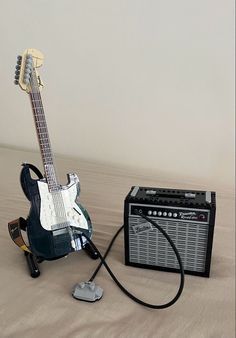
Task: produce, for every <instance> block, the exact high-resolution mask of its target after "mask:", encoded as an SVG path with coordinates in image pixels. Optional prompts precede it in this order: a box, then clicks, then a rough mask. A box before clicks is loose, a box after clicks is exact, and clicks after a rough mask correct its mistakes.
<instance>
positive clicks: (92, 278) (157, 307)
mask: <svg viewBox="0 0 236 338" xmlns="http://www.w3.org/2000/svg"><path fill="white" fill-rule="evenodd" d="M135 213H136V214H137V215H139V216H141V217H142V218H144V219H145V220H147V221H148V222H149V223H151V224H152V225H153V226H154V227H155V228H157V229H158V230H159V231H160V232H161V233H162V234H163V236H164V237H165V238H166V239H167V241H168V242H169V243H170V245H171V247H172V249H173V250H174V253H175V255H176V258H177V260H178V263H179V268H180V285H179V289H178V292H177V293H176V295H175V297H174V298H173V299H172V300H171V301H169V302H168V303H165V304H162V305H155V304H149V303H146V302H144V301H142V300H141V299H139V298H137V297H136V296H134V295H133V294H132V293H130V292H129V291H128V290H127V289H126V288H125V287H124V286H123V285H122V284H121V283H120V282H119V280H118V279H117V278H116V276H115V275H114V274H113V272H112V271H111V269H110V268H109V266H108V265H107V263H106V261H105V259H106V257H107V255H108V253H109V251H110V249H111V247H112V245H113V243H114V241H115V239H116V238H117V236H118V235H119V233H120V232H121V230H122V229H123V228H124V225H122V226H121V227H120V228H119V229H118V231H117V232H116V234H115V235H114V236H113V238H112V240H111V242H110V244H109V246H108V248H107V250H106V252H105V254H104V256H102V255H101V253H100V251H99V250H98V249H97V247H96V245H95V244H94V243H93V242H92V240H91V239H90V238H89V237H88V236H86V235H85V234H84V233H83V234H82V236H84V237H85V238H86V239H87V241H88V242H89V243H90V245H91V246H92V247H93V249H94V250H95V251H97V253H98V256H99V258H100V260H101V262H100V264H99V265H98V266H97V268H96V270H95V271H94V273H93V275H92V276H91V278H90V280H89V282H92V281H93V280H94V278H95V277H96V275H97V273H98V271H99V270H100V268H101V266H102V265H104V266H105V268H106V270H107V271H108V273H109V274H110V276H111V278H112V279H113V280H114V282H115V283H116V284H117V286H118V287H119V288H120V289H121V291H123V292H124V293H125V294H126V295H127V296H128V297H129V298H131V299H132V300H133V301H135V302H136V303H138V304H141V305H143V306H146V307H148V308H152V309H165V308H167V307H169V306H171V305H173V304H174V303H175V302H176V301H177V300H178V299H179V297H180V295H181V293H182V291H183V288H184V268H183V264H182V261H181V257H180V254H179V252H178V250H177V248H176V246H175V244H174V243H173V241H172V239H171V238H170V236H169V235H168V234H167V233H166V231H165V230H163V229H162V228H161V226H160V225H159V224H158V223H157V222H154V221H153V220H151V219H150V218H149V217H147V216H145V215H144V214H143V213H142V212H140V211H138V210H135Z"/></svg>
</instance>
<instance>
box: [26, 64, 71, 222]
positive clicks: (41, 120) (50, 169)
mask: <svg viewBox="0 0 236 338" xmlns="http://www.w3.org/2000/svg"><path fill="white" fill-rule="evenodd" d="M36 83H37V85H36ZM30 85H31V95H32V100H31V101H32V106H33V110H34V113H35V114H34V117H35V123H36V128H37V131H38V135H39V143H40V149H41V151H42V155H43V162H44V163H45V165H44V167H45V174H46V176H47V178H49V182H47V183H48V186H49V191H50V192H51V193H52V195H51V196H52V200H53V205H54V210H55V211H56V212H55V218H56V223H57V224H58V223H62V221H61V219H63V220H65V218H66V210H65V205H64V203H63V197H62V193H61V191H60V190H59V189H60V188H59V185H58V183H57V179H56V173H55V169H54V166H53V158H52V152H51V146H50V142H49V136H48V130H47V125H46V119H45V116H44V111H43V106H42V101H41V97H40V93H39V90H38V81H37V78H36V74H35V70H33V69H32V73H31V77H30ZM34 89H36V91H34ZM36 101H38V102H41V106H40V107H39V106H38V105H37V103H36ZM42 128H43V130H44V131H43V132H42ZM40 129H41V130H40ZM42 134H44V135H46V141H47V142H46V143H45V137H43V135H42ZM40 141H41V142H40ZM48 159H49V160H48ZM58 216H59V218H61V219H60V220H59V219H58ZM58 221H59V222H58ZM63 223H65V222H63Z"/></svg>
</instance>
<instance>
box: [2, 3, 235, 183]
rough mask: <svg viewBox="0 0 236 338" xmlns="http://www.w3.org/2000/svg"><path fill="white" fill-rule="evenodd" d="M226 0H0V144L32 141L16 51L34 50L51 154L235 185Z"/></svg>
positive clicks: (230, 10) (230, 8)
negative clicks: (41, 59) (17, 81)
mask: <svg viewBox="0 0 236 338" xmlns="http://www.w3.org/2000/svg"><path fill="white" fill-rule="evenodd" d="M233 20H234V2H233V0H195V1H192V0H178V1H174V0H172V1H164V0H162V1H161V0H116V1H115V0H100V1H98V0H90V1H89V0H83V1H82V0H77V1H76V0H71V1H68V0H57V1H56V0H54V1H53V0H37V1H35V0H31V1H29V0H28V1H26V0H24V1H12V0H8V1H1V12H0V38H1V63H0V74H1V91H0V102H1V110H0V114H1V131H0V144H4V145H11V146H18V147H24V148H29V149H32V148H33V149H38V146H37V142H36V136H35V131H34V125H33V120H32V117H31V115H32V114H31V108H30V103H29V102H28V98H27V95H25V93H23V92H21V91H20V88H18V87H15V86H14V85H13V73H14V67H15V60H16V55H17V54H18V53H21V52H23V50H24V49H26V48H28V47H34V48H37V49H39V50H41V51H42V52H43V53H44V55H45V63H44V66H43V68H41V70H40V74H41V76H42V78H43V80H44V83H45V89H44V91H43V94H42V95H43V99H44V106H45V112H46V115H47V120H48V126H49V130H50V132H51V141H52V144H53V149H54V151H55V152H57V153H60V154H65V155H73V156H77V157H84V158H87V159H92V160H99V161H104V162H110V163H113V164H115V165H126V166H133V167H137V168H139V169H140V168H145V169H149V168H150V170H152V171H153V170H156V171H159V172H166V173H167V175H169V176H170V177H171V176H173V175H177V176H178V175H180V176H182V177H184V176H186V177H193V178H198V179H199V181H201V180H204V181H205V182H206V181H207V180H209V183H211V184H212V183H214V182H215V183H221V184H223V185H225V186H226V187H230V186H232V184H233V175H234V172H233V166H234V164H233V162H234V107H233V97H234V21H233Z"/></svg>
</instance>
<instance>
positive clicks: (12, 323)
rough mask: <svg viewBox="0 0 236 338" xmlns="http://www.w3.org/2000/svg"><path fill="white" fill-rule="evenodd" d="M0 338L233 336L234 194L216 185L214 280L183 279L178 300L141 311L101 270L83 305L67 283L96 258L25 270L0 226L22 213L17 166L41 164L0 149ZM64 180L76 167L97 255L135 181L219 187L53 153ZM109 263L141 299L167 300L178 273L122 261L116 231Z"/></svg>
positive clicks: (79, 256) (84, 275) (87, 271)
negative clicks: (95, 292) (99, 293)
mask: <svg viewBox="0 0 236 338" xmlns="http://www.w3.org/2000/svg"><path fill="white" fill-rule="evenodd" d="M0 159H1V162H0V169H1V170H0V177H1V179H0V219H1V227H0V244H1V245H0V269H1V270H0V273H1V277H0V337H20V338H21V337H25V338H27V337H36V338H37V337H43V338H47V337H50V338H61V337H63V338H64V337H70V338H74V337H88V338H91V337H108V338H112V337H121V338H126V337H127V338H128V337H130V338H132V337H135V338H145V337H148V338H149V337H158V338H174V337H175V338H201V337H202V338H223V337H224V338H231V337H234V336H235V334H234V324H235V320H234V316H235V312H234V310H235V308H234V304H235V294H234V290H235V272H234V264H235V256H234V254H235V251H234V242H235V234H234V226H235V225H234V198H233V193H232V192H231V194H230V193H229V192H228V191H223V189H222V188H220V190H217V220H216V226H215V236H214V245H213V258H212V269H211V277H210V278H209V279H206V278H201V277H194V276H186V282H185V288H184V292H183V294H182V296H181V298H180V299H179V301H178V302H177V303H176V304H175V305H174V306H172V307H170V308H168V309H165V310H151V309H147V308H144V307H142V306H140V305H138V304H136V303H134V302H132V301H131V300H130V299H128V298H127V297H126V296H125V295H124V294H122V293H121V291H120V290H119V289H118V288H117V287H116V285H115V284H114V282H113V281H112V280H111V278H110V277H109V275H108V274H107V272H106V271H105V270H104V269H103V268H102V270H101V271H100V272H99V275H98V276H97V278H96V282H97V284H99V285H100V286H101V287H102V288H104V290H105V291H104V296H103V298H102V299H101V300H100V301H99V302H96V303H93V304H89V303H85V302H79V301H76V300H75V299H73V298H72V297H71V289H72V286H73V285H74V284H75V283H77V282H79V281H85V280H87V279H88V278H89V277H90V275H91V274H92V272H93V270H94V268H95V267H96V265H97V264H98V263H97V261H92V260H91V259H90V258H88V256H87V255H86V254H85V253H84V252H77V253H74V254H71V255H69V256H68V257H67V258H62V259H60V260H57V261H54V262H43V263H42V264H41V267H40V268H41V276H40V277H39V278H38V279H32V278H31V277H29V275H28V271H27V267H26V263H25V259H24V256H23V253H22V251H21V250H20V249H19V248H17V247H16V246H15V245H14V243H13V242H12V241H11V239H10V237H9V234H8V231H7V223H8V221H10V220H13V219H14V218H17V217H19V216H24V217H26V216H27V213H28V210H29V203H28V201H27V200H26V198H25V197H24V195H23V193H22V191H21V188H20V184H19V173H20V164H21V162H24V161H28V162H31V163H34V164H35V165H37V166H39V167H40V168H41V167H42V166H41V161H40V157H39V154H36V153H32V152H23V151H19V150H10V149H6V148H0ZM56 162H57V165H58V172H59V177H60V179H61V183H63V184H65V183H66V176H65V175H66V173H67V172H71V171H72V172H73V171H75V172H77V173H78V174H79V176H80V180H81V184H82V193H81V201H82V203H83V204H84V206H86V208H87V209H88V211H89V213H90V215H91V218H92V220H93V227H94V236H93V239H94V241H95V243H96V244H97V246H98V247H99V249H101V251H102V252H104V251H105V249H106V247H107V245H108V243H109V240H110V238H111V237H112V235H113V234H114V233H115V231H116V229H118V226H119V225H120V224H122V217H123V201H124V197H125V196H126V194H127V193H128V191H129V189H130V187H131V186H132V185H141V186H142V185H143V186H146V185H147V186H162V187H173V188H189V189H191V188H192V189H194V188H198V189H202V190H204V189H208V190H210V189H211V190H212V189H217V186H216V187H209V186H207V184H205V185H203V184H201V182H194V181H193V182H189V183H187V182H179V180H178V178H172V179H171V181H170V180H168V178H167V177H164V176H163V175H162V176H159V177H158V174H156V175H150V173H143V174H141V173H140V171H139V173H135V172H132V171H131V170H125V169H120V168H112V167H108V166H104V165H101V164H96V163H88V162H85V161H79V160H72V159H62V158H57V159H56ZM108 263H109V264H110V265H111V267H112V269H113V270H114V272H115V274H116V275H117V276H118V277H119V278H120V280H121V281H122V282H123V284H125V285H126V286H127V288H128V289H129V290H130V291H132V292H134V293H135V295H137V296H138V297H140V298H142V299H144V300H145V301H148V302H153V303H163V302H166V301H167V300H169V299H171V298H172V297H173V296H174V294H175V292H176V289H177V287H178V283H179V276H178V274H173V273H167V272H160V271H152V270H142V269H135V268H131V267H127V266H125V265H124V247H123V234H122V235H120V237H119V238H118V239H117V241H116V243H115V245H114V248H113V249H112V252H111V253H110V255H109V258H108Z"/></svg>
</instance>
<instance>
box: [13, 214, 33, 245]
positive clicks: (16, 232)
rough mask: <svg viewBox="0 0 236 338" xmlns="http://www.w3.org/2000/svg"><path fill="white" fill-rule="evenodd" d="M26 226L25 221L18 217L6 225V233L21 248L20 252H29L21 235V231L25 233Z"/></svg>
mask: <svg viewBox="0 0 236 338" xmlns="http://www.w3.org/2000/svg"><path fill="white" fill-rule="evenodd" d="M26 226H27V223H26V220H25V219H24V218H23V217H20V218H17V219H15V220H14V221H11V222H9V223H8V231H9V234H10V236H11V239H12V240H13V242H14V243H15V244H16V245H17V246H18V247H19V248H21V250H23V251H26V252H31V251H30V249H29V246H28V245H26V243H25V241H24V238H23V236H22V233H21V230H24V231H25V229H26Z"/></svg>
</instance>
